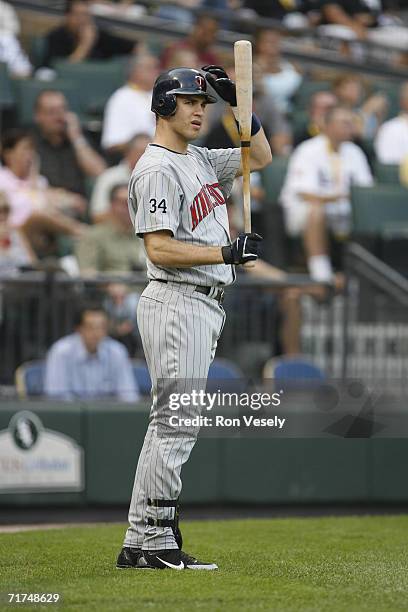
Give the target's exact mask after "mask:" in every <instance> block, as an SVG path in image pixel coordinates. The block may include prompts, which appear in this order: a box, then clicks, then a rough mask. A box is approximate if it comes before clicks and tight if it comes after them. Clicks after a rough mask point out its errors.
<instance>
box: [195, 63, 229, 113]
mask: <svg viewBox="0 0 408 612" xmlns="http://www.w3.org/2000/svg"><path fill="white" fill-rule="evenodd" d="M201 70H203V71H204V72H205V78H206V79H207V81H208V82H209V84H210V85H211V87H213V88H214V89H215V91H216V92H217V94H218V95H219V96H220V98H222V99H223V100H225V102H228V103H229V104H231V106H236V105H237V92H236V88H235V83H234V81H231V79H230V78H229V76H228V74H227V73H226V72H225V70H224V68H222V67H221V66H203V67H202V68H201Z"/></svg>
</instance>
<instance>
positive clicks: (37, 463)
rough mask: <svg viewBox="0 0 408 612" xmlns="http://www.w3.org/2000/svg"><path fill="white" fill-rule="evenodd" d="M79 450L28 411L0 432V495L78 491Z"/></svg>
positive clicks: (80, 472) (81, 480)
mask: <svg viewBox="0 0 408 612" xmlns="http://www.w3.org/2000/svg"><path fill="white" fill-rule="evenodd" d="M83 489H84V473H83V449H82V448H81V447H80V446H78V444H77V443H76V441H75V440H74V439H72V438H70V437H69V436H66V435H64V434H62V433H60V432H57V431H53V430H51V429H46V428H45V427H44V426H43V424H42V422H41V420H40V419H39V417H38V416H37V415H36V414H34V413H33V412H30V411H28V410H24V411H21V412H17V413H16V414H14V415H13V417H12V418H11V420H10V423H9V426H8V428H7V429H3V430H2V431H0V493H29V492H57V491H60V492H61V491H82V490H83Z"/></svg>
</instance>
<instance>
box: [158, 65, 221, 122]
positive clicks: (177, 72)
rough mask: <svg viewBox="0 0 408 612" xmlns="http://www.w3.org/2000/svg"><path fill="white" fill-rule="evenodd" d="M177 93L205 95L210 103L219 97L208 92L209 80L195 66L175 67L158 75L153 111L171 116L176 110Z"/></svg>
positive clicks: (164, 115) (162, 115)
mask: <svg viewBox="0 0 408 612" xmlns="http://www.w3.org/2000/svg"><path fill="white" fill-rule="evenodd" d="M177 95H184V96H188V95H190V96H205V98H206V101H207V102H208V103H209V104H213V103H214V102H217V98H216V97H215V96H212V95H211V94H209V93H207V81H206V80H205V78H204V77H203V75H202V74H201V73H200V72H199V71H198V70H195V69H194V68H174V69H173V70H170V71H169V72H163V73H162V74H161V75H160V76H159V77H157V79H156V82H155V84H154V87H153V95H152V111H153V112H154V113H156V114H157V115H159V116H160V117H170V115H173V114H174V113H175V112H176V107H177V98H176V96H177Z"/></svg>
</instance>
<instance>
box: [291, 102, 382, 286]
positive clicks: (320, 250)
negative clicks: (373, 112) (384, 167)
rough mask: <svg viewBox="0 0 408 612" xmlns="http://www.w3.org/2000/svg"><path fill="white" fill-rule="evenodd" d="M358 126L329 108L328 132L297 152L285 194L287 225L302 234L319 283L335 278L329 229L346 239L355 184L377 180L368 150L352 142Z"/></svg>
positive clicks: (340, 111) (349, 115) (311, 270)
mask: <svg viewBox="0 0 408 612" xmlns="http://www.w3.org/2000/svg"><path fill="white" fill-rule="evenodd" d="M353 130H354V124H353V116H352V113H351V112H350V111H349V110H347V109H345V108H343V107H340V106H335V107H334V108H332V109H330V110H329V111H328V112H327V114H326V119H325V127H324V130H323V133H322V134H320V135H318V136H315V137H314V138H311V139H309V140H307V141H305V142H303V143H302V144H300V145H299V146H298V147H297V148H296V149H295V151H294V152H293V154H292V157H291V159H290V161H289V166H288V172H287V175H286V179H285V183H284V185H283V189H282V192H281V196H280V198H281V203H282V205H283V207H284V214H285V223H286V229H287V231H288V233H289V234H290V235H292V236H299V235H301V236H302V238H303V242H304V247H305V251H306V257H307V263H308V268H309V273H310V275H311V277H312V278H313V279H314V280H316V281H319V282H331V281H332V280H333V270H332V266H331V262H330V258H329V247H328V230H331V231H332V232H333V233H334V234H335V235H337V236H341V237H345V236H347V235H348V233H349V231H350V212H351V206H350V200H349V197H350V187H351V185H352V184H356V185H366V186H369V185H372V182H373V179H372V175H371V171H370V168H369V166H368V163H367V159H366V157H365V155H364V153H363V152H362V151H361V149H360V148H359V147H358V146H357V145H355V144H354V143H352V142H350V140H351V139H352V136H353Z"/></svg>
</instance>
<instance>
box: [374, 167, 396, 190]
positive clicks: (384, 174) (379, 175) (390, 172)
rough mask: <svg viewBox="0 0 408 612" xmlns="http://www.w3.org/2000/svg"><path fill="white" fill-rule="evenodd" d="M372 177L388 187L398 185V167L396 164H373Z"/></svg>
mask: <svg viewBox="0 0 408 612" xmlns="http://www.w3.org/2000/svg"><path fill="white" fill-rule="evenodd" d="M374 176H375V178H376V179H377V181H378V182H379V183H382V184H388V185H399V184H400V177H399V166H398V165H397V164H381V163H380V162H379V161H376V162H374Z"/></svg>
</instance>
